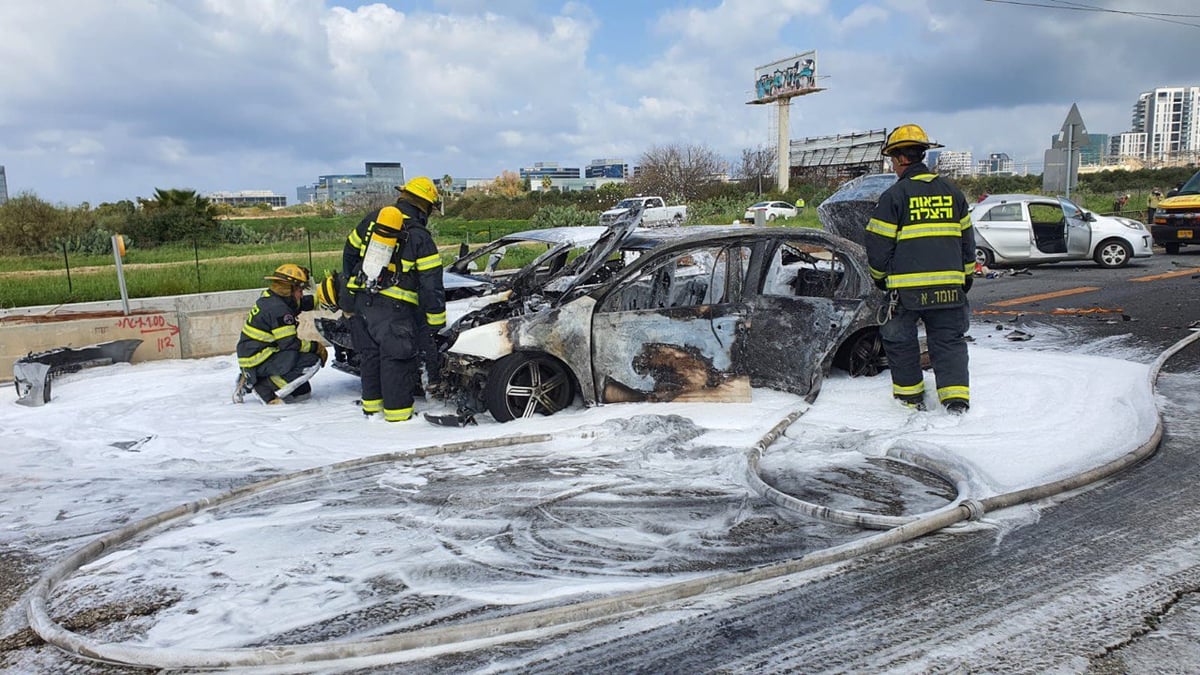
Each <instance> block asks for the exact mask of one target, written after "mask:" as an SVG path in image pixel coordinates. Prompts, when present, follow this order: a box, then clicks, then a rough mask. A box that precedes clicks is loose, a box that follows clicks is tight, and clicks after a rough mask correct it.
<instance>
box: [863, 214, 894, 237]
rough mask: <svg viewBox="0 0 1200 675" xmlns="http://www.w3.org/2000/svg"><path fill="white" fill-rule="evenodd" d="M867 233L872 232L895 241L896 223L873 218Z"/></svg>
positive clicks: (868, 224)
mask: <svg viewBox="0 0 1200 675" xmlns="http://www.w3.org/2000/svg"><path fill="white" fill-rule="evenodd" d="M867 232H870V233H871V234H877V235H879V236H881V237H884V238H886V239H895V238H896V225H895V224H894V223H887V222H884V221H882V220H879V219H877V218H872V219H871V220H870V222H868V223H867Z"/></svg>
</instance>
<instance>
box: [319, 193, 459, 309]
mask: <svg viewBox="0 0 1200 675" xmlns="http://www.w3.org/2000/svg"><path fill="white" fill-rule="evenodd" d="M396 208H398V209H400V213H401V214H403V215H404V224H403V225H402V226H401V230H400V237H399V239H398V240H397V243H396V252H395V253H394V254H393V255H392V260H391V262H390V263H388V266H387V269H386V270H385V271H384V272H383V273H382V274H381V275H380V277H381V280H382V282H381V284H380V288H379V291H378V293H379V295H382V296H385V297H388V298H392V299H393V300H399V301H401V302H407V303H411V304H413V305H417V306H418V307H419V308H420V309H421V311H422V312H424V318H425V323H426V324H428V325H429V326H432V327H434V328H440V327H442V326H444V325H446V292H445V289H444V287H443V284H442V255H441V253H439V252H438V249H437V244H435V243H434V241H433V235H431V234H430V233H429V230H428V229H427V228H426V227H425V223H426V220H427V218H426V216H425V214H424V213H421V210H420V209H418V208H417V207H415V206H413V205H412V204H409V203H408V202H405V201H397V202H396ZM378 216H379V211H378V210H376V211H374V212H372V213H369V214H367V216H366V217H365V218H363V219H362V221H360V222H359V223H358V226H357V227H355V228H354V230H352V231H351V232H350V234H349V236H347V237H346V245H345V246H344V247H342V269H344V270H346V271H347V272H348V274H347V281H346V290H347V291H348V292H350V293H365V292H367V291H366V289H365V287H364V281H365V280H364V279H361V278H360V274H359V273H360V272H362V262H363V256H364V255H365V254H366V251H367V244H368V243H369V242H370V240H371V232H372V231H373V229H374V227H375V219H376V218H377V217H378Z"/></svg>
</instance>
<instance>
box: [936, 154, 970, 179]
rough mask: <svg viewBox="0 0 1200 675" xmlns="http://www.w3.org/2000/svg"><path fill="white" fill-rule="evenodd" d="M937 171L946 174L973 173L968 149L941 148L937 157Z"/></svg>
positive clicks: (960, 174)
mask: <svg viewBox="0 0 1200 675" xmlns="http://www.w3.org/2000/svg"><path fill="white" fill-rule="evenodd" d="M937 172H938V173H941V174H945V175H947V176H970V175H973V174H974V173H975V166H974V159H973V158H972V156H971V153H970V151H965V152H964V151H960V150H941V151H940V152H939V153H938V157H937Z"/></svg>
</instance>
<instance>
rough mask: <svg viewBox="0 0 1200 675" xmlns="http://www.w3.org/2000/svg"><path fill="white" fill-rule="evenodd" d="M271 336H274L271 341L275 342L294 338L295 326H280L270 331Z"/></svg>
mask: <svg viewBox="0 0 1200 675" xmlns="http://www.w3.org/2000/svg"><path fill="white" fill-rule="evenodd" d="M271 335H273V336H274V337H273V338H272V339H275V340H282V339H283V338H286V337H294V336H295V335H296V325H295V324H291V325H289V324H284V325H282V326H280V327H279V328H276V329H275V330H273V331H271Z"/></svg>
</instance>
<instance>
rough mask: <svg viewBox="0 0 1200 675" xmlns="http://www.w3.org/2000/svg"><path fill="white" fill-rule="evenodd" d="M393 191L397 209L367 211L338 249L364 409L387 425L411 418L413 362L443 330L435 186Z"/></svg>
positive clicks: (415, 184)
mask: <svg viewBox="0 0 1200 675" xmlns="http://www.w3.org/2000/svg"><path fill="white" fill-rule="evenodd" d="M396 189H397V190H399V191H400V196H399V197H398V198H397V199H396V204H395V205H394V206H385V207H383V208H381V209H379V210H377V211H375V212H373V213H369V214H367V216H366V217H365V218H363V219H362V221H361V222H360V223H359V224H358V226H357V227H355V228H354V230H353V231H351V232H350V234H349V235H348V236H347V237H346V244H345V246H344V247H343V249H342V269H343V270H344V271H345V272H346V273H347V279H346V292H347V293H348V294H351V295H352V296H353V298H352V300H351V302H352V305H351V306H352V307H353V308H354V310H353V312H352V313H351V316H350V318H349V323H350V335H351V338H352V339H353V341H354V349H355V350H356V351H357V352H358V354H359V374H360V377H361V379H362V411H363V414H364V415H368V416H370V415H374V414H376V413H380V412H382V413H383V419H385V420H387V421H388V422H403V421H405V420H408V419H410V418H411V417H412V414H413V391H414V388H415V387H416V385H417V365H418V361H417V357H418V356H419V354H420V353H421V351H422V345H423V344H424V342H425V341H426V340H427V336H429V335H431V334H432V333H433V332H434V331H436V330H438V329H440V328H441V327H442V326H445V325H446V294H445V290H444V288H443V285H442V257H441V253H439V252H438V249H437V245H436V244H435V243H434V241H433V236H432V235H431V234H430V233H429V230H428V229H427V228H426V224H427V222H428V218H429V213H430V212H431V211H432V210H433V208H434V206H436V205H437V203H438V202H439V196H438V191H437V187H436V186H434V184H433V181H431V180H430V179H429V178H428V177H426V176H418V177H417V178H414V179H412V180H410V181H408V182H407V183H405V184H404V185H402V186H397V187H396ZM430 376H431V377H433V375H432V374H431V375H430Z"/></svg>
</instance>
